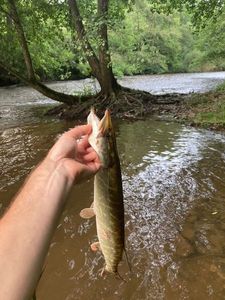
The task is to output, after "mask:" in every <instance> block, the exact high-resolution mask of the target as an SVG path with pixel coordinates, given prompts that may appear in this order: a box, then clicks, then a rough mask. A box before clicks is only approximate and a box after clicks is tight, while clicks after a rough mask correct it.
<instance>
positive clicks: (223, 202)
mask: <svg viewBox="0 0 225 300" xmlns="http://www.w3.org/2000/svg"><path fill="white" fill-rule="evenodd" d="M20 89H21V87H20V88H19V90H18V91H20ZM1 91H2V90H1ZM16 94H17V89H16V88H14V90H13V93H12V95H11V94H10V93H9V94H8V100H9V102H8V103H9V104H8V106H7V103H6V102H7V97H5V98H4V99H5V100H4V101H5V108H7V107H8V109H9V111H10V110H12V111H14V114H11V113H9V115H8V119H7V122H6V121H4V122H2V123H1V124H2V127H1V128H0V145H1V147H0V157H1V159H0V172H1V177H0V213H1V214H2V213H3V212H4V209H5V208H6V207H7V206H8V204H9V202H10V199H12V197H13V196H14V195H15V193H16V192H17V191H18V189H19V187H20V186H21V184H22V182H23V180H24V178H25V177H26V175H27V174H28V173H29V172H30V171H31V170H32V169H33V168H34V167H35V166H36V165H37V163H38V162H39V161H40V160H41V159H42V158H43V157H44V156H45V155H46V153H47V151H48V149H49V148H50V146H51V145H52V144H53V143H54V141H55V140H56V139H57V137H58V136H59V135H60V134H61V133H63V132H64V131H65V130H67V129H68V128H70V127H72V126H74V123H68V122H64V121H58V120H54V119H46V118H43V117H41V115H40V113H39V109H40V107H41V108H42V107H43V104H41V105H39V104H37V103H36V104H35V106H33V104H30V105H29V104H27V105H24V106H22V105H15V101H14V100H13V99H14V98H13V97H15V95H16ZM22 94H23V93H22V91H21V95H20V97H21V99H22V98H23V95H22ZM10 95H11V96H10ZM13 95H14V96H13ZM5 96H6V95H5ZM26 97H27V98H28V99H24V100H25V103H26V101H28V102H29V101H30V102H31V103H33V102H32V101H33V95H31V94H29V93H28V94H26ZM29 97H30V98H29ZM10 101H11V102H10ZM21 101H22V100H21ZM38 101H42V100H38ZM43 101H45V100H44V99H43ZM18 103H19V102H18ZM17 107H19V108H21V107H23V109H21V110H20V109H19V112H18V110H17ZM16 112H18V114H16ZM22 115H23V116H24V117H23V118H21V116H22ZM27 116H28V117H27ZM3 119H4V117H3ZM115 127H116V135H117V141H118V148H119V154H120V158H121V166H122V176H123V188H124V201H125V224H126V228H125V230H126V248H127V253H128V257H129V261H130V263H131V265H132V273H130V272H129V269H128V266H127V264H126V261H125V260H123V261H122V262H121V264H120V266H119V272H120V274H121V276H122V277H123V278H124V279H125V280H126V281H127V282H125V281H122V280H118V279H116V278H114V277H113V276H111V275H108V276H106V277H103V278H102V277H101V276H100V274H99V273H100V271H101V268H102V267H103V265H104V260H103V258H102V255H101V254H100V253H93V252H92V251H91V250H90V244H91V243H92V242H93V241H96V239H97V237H96V227H95V220H94V219H91V220H82V219H81V218H80V217H79V212H80V210H81V209H82V208H84V207H88V206H90V204H91V203H92V201H93V180H90V181H88V182H86V183H84V184H82V185H79V186H76V187H74V189H73V191H72V193H71V196H70V198H69V200H68V203H67V205H66V207H65V210H64V211H63V214H62V216H61V218H60V220H59V224H58V226H57V229H56V231H55V234H54V237H53V239H52V242H51V247H50V250H49V253H48V256H47V258H46V270H45V272H44V274H43V277H42V279H41V281H40V284H39V287H38V290H37V298H38V299H42V300H50V299H54V300H64V299H65V300H70V299H82V300H89V299H100V300H101V299H102V300H105V299H109V300H114V299H124V300H130V299H131V300H134V299H135V300H143V299H155V300H161V299H162V300H163V299H166V300H167V299H168V300H174V299H182V300H183V299H185V300H186V299H190V300H193V299H194V300H195V299H200V300H201V299H224V295H225V283H224V282H225V281H224V280H225V238H224V237H225V196H224V195H225V184H224V182H225V181H224V179H225V178H224V177H225V175H224V174H225V154H224V153H225V135H224V134H222V133H214V132H210V131H207V130H200V129H194V128H189V127H186V126H184V125H180V124H177V123H173V122H165V121H164V122H160V121H156V120H153V119H148V120H145V121H136V122H127V121H122V120H120V121H116V122H115ZM12 246H16V245H12ZM27 251H29V249H27Z"/></svg>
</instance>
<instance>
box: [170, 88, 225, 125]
mask: <svg viewBox="0 0 225 300" xmlns="http://www.w3.org/2000/svg"><path fill="white" fill-rule="evenodd" d="M174 118H175V119H177V120H179V121H182V122H186V123H188V124H190V125H192V126H198V127H203V128H208V129H214V130H225V83H224V84H221V85H219V86H218V87H217V88H216V89H215V90H214V91H210V92H207V93H204V94H198V93H196V94H193V95H190V96H189V97H188V98H187V99H185V100H184V102H183V103H180V108H179V110H177V112H176V111H175V112H174Z"/></svg>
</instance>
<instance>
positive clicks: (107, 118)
mask: <svg viewBox="0 0 225 300" xmlns="http://www.w3.org/2000/svg"><path fill="white" fill-rule="evenodd" d="M111 129H112V121H111V115H110V112H109V110H108V109H106V111H105V115H104V117H103V118H102V119H101V121H100V123H99V131H100V132H101V134H102V135H103V136H104V135H106V134H107V133H108V132H109V131H110V130H111Z"/></svg>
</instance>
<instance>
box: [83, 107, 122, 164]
mask: <svg viewBox="0 0 225 300" xmlns="http://www.w3.org/2000/svg"><path fill="white" fill-rule="evenodd" d="M87 121H88V124H90V125H91V126H92V133H91V134H90V136H89V139H88V141H89V144H90V145H91V146H92V148H93V149H94V150H95V151H96V152H97V154H98V157H99V159H100V162H101V165H102V167H103V168H108V167H109V166H110V165H112V164H114V160H115V157H116V156H117V148H116V138H115V132H114V130H113V125H112V120H111V116H110V112H109V110H106V111H105V115H104V117H103V118H102V119H101V120H100V119H99V118H98V117H97V115H96V114H95V111H94V109H91V112H90V114H89V115H88V118H87Z"/></svg>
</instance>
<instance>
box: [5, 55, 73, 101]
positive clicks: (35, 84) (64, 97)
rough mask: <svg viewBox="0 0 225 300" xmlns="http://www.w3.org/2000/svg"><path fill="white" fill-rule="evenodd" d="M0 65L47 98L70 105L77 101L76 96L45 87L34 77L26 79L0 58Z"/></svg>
mask: <svg viewBox="0 0 225 300" xmlns="http://www.w3.org/2000/svg"><path fill="white" fill-rule="evenodd" d="M0 67H2V68H3V69H4V70H6V71H7V72H9V73H10V74H12V75H14V76H15V77H16V78H18V79H19V80H21V81H22V82H24V83H25V84H26V85H28V86H31V87H32V88H34V89H35V90H37V91H38V92H40V93H41V94H43V95H45V96H46V97H48V98H51V99H53V100H55V101H58V102H61V103H65V104H68V105H72V104H74V103H76V102H78V101H79V97H78V96H73V95H68V94H64V93H60V92H57V91H54V90H52V89H50V88H49V87H47V86H46V85H44V84H42V83H41V82H39V81H37V80H36V79H28V78H26V77H24V76H22V75H21V74H20V73H19V72H18V71H16V70H15V69H14V68H13V67H10V66H9V65H6V64H5V63H4V62H3V61H1V60H0Z"/></svg>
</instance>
